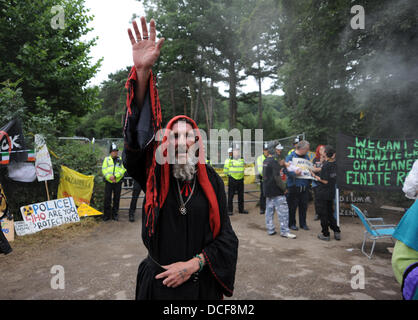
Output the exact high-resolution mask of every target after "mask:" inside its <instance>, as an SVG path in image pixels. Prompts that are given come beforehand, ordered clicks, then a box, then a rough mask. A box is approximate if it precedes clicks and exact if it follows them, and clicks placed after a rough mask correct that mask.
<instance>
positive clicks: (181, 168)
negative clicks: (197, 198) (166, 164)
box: [173, 164, 196, 181]
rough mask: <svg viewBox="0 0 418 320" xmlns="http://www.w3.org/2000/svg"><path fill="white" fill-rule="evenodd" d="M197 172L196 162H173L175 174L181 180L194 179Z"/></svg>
mask: <svg viewBox="0 0 418 320" xmlns="http://www.w3.org/2000/svg"><path fill="white" fill-rule="evenodd" d="M195 173H196V166H195V165H194V164H173V176H174V178H176V179H179V180H181V181H186V180H192V179H193V177H194V175H195Z"/></svg>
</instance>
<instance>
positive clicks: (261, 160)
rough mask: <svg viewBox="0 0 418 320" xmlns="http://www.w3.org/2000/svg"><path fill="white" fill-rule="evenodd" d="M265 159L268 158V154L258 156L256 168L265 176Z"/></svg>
mask: <svg viewBox="0 0 418 320" xmlns="http://www.w3.org/2000/svg"><path fill="white" fill-rule="evenodd" d="M264 160H266V156H265V155H264V153H263V154H262V155H260V156H258V158H257V164H256V168H257V173H258V174H259V175H260V176H263V163H264Z"/></svg>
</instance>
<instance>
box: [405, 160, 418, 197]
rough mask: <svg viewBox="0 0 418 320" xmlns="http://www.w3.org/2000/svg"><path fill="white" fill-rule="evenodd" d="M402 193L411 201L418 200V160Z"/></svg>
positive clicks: (408, 176) (406, 180)
mask: <svg viewBox="0 0 418 320" xmlns="http://www.w3.org/2000/svg"><path fill="white" fill-rule="evenodd" d="M402 191H403V192H404V193H405V196H406V197H407V198H409V199H417V198H418V160H415V162H414V165H413V166H412V170H411V171H410V172H409V173H408V175H407V177H406V179H405V182H404V185H403V188H402Z"/></svg>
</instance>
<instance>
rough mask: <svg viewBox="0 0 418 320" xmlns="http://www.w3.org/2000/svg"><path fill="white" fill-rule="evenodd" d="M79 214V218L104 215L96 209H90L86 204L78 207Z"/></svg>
mask: <svg viewBox="0 0 418 320" xmlns="http://www.w3.org/2000/svg"><path fill="white" fill-rule="evenodd" d="M77 212H78V216H79V217H91V216H99V215H101V214H103V213H102V212H100V211H97V210H96V209H94V208H92V207H90V206H89V205H87V204H85V203H83V204H81V206H79V207H78V209H77Z"/></svg>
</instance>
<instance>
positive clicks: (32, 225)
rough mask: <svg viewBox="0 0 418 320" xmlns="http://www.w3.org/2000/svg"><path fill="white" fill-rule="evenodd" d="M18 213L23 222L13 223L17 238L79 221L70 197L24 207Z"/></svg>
mask: <svg viewBox="0 0 418 320" xmlns="http://www.w3.org/2000/svg"><path fill="white" fill-rule="evenodd" d="M20 212H21V214H22V217H23V221H15V231H16V234H17V235H18V236H24V235H27V234H32V233H36V232H39V231H41V230H44V229H49V228H53V227H57V226H59V225H62V224H66V223H73V222H79V221H80V217H79V216H78V213H77V208H76V206H75V203H74V200H73V198H71V197H70V198H63V199H57V200H51V201H46V202H41V203H36V204H31V205H28V206H24V207H21V208H20Z"/></svg>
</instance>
